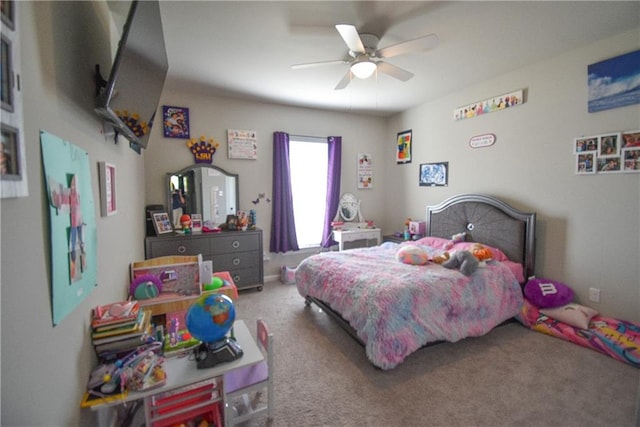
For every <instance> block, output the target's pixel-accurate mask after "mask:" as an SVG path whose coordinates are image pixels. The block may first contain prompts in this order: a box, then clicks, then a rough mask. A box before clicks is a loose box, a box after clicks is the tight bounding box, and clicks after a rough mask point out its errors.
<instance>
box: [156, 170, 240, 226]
mask: <svg viewBox="0 0 640 427" xmlns="http://www.w3.org/2000/svg"><path fill="white" fill-rule="evenodd" d="M239 187H240V183H239V179H238V174H233V173H229V172H227V171H226V170H224V169H222V168H219V167H217V166H210V165H194V166H189V167H187V168H184V169H182V170H180V171H177V172H170V173H168V174H167V182H166V191H167V206H168V210H169V212H170V214H171V213H172V212H173V207H174V194H175V193H176V191H179V192H180V193H181V194H182V195H183V201H184V204H183V208H182V209H183V213H187V214H194V213H196V214H201V215H202V221H203V223H205V225H209V226H211V227H217V226H219V225H220V224H224V223H225V222H226V219H227V215H236V213H237V211H238V201H239V200H240V196H239V190H238V189H239ZM174 225H175V219H174Z"/></svg>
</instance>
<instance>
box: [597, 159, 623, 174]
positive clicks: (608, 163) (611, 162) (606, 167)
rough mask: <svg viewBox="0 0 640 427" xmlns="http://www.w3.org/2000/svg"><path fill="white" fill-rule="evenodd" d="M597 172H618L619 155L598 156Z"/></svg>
mask: <svg viewBox="0 0 640 427" xmlns="http://www.w3.org/2000/svg"><path fill="white" fill-rule="evenodd" d="M596 165H597V168H598V173H611V172H620V156H617V157H598V158H597V159H596Z"/></svg>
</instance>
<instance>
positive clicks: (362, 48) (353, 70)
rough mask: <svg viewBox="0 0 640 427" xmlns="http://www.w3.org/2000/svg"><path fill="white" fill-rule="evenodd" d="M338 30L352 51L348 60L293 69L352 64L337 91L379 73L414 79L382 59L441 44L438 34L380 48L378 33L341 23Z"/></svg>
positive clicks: (397, 77)
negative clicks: (356, 78)
mask: <svg viewBox="0 0 640 427" xmlns="http://www.w3.org/2000/svg"><path fill="white" fill-rule="evenodd" d="M336 29H337V30H338V33H340V36H341V37H342V39H343V40H344V42H345V43H346V45H347V47H348V48H349V57H348V58H345V59H337V60H333V61H320V62H310V63H306V64H295V65H292V66H291V68H293V69H294V70H298V69H301V68H309V67H316V66H322V65H333V64H350V67H349V70H348V71H347V73H346V74H345V75H344V77H343V78H342V79H341V80H340V82H338V85H337V86H336V87H335V89H336V90H340V89H344V88H345V87H347V86H348V85H349V83H350V82H351V80H352V79H353V77H354V76H355V77H358V78H361V79H366V78H369V77H370V76H371V75H372V74H373V73H374V72H375V71H376V70H377V71H379V72H381V73H385V74H388V75H389V76H391V77H394V78H396V79H398V80H402V81H403V82H406V81H407V80H409V79H410V78H412V77H413V73H411V72H409V71H407V70H404V69H402V68H400V67H396V66H395V65H393V64H390V63H388V62H385V61H382V60H383V59H387V58H391V57H394V56H398V55H403V54H405V53H411V52H420V51H423V50H427V49H431V48H434V47H436V46H437V45H438V42H439V39H438V36H437V35H436V34H428V35H425V36H422V37H418V38H416V39H413V40H407V41H404V42H401V43H398V44H394V45H391V46H387V47H385V48H382V49H378V42H379V38H378V36H376V35H375V34H368V33H362V34H359V33H358V30H357V29H356V27H355V26H353V25H349V24H338V25H336Z"/></svg>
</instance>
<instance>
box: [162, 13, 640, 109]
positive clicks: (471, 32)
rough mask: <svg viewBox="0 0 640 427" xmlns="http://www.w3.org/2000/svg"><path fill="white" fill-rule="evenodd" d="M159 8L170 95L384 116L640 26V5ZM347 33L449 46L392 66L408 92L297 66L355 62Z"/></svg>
mask: <svg viewBox="0 0 640 427" xmlns="http://www.w3.org/2000/svg"><path fill="white" fill-rule="evenodd" d="M160 8H161V13H162V19H163V26H164V33H165V43H166V47H167V55H168V58H169V74H168V78H167V83H166V86H167V88H172V89H186V90H196V91H198V92H201V93H210V94H213V95H224V96H232V97H241V98H248V99H255V100H258V101H264V102H272V103H273V102H275V103H284V104H288V105H299V106H305V107H314V108H326V109H332V110H340V111H351V112H362V113H367V114H376V115H380V116H385V115H389V114H393V113H396V112H399V111H403V110H405V109H407V108H410V107H412V106H415V105H419V104H421V103H424V102H427V101H429V100H432V99H435V98H438V97H440V96H442V95H444V94H447V93H450V92H452V91H455V90H460V89H462V88H465V87H467V86H469V85H473V84H475V83H478V82H481V81H484V80H487V79H490V78H492V77H495V76H499V75H501V74H504V73H507V72H509V71H512V70H515V69H518V68H521V67H524V66H527V65H529V64H531V63H535V62H537V61H540V60H542V59H545V58H548V57H552V56H555V55H559V54H561V53H563V52H566V51H568V50H571V49H575V48H577V47H580V46H584V45H587V44H589V43H592V42H594V41H597V40H599V39H602V38H606V37H609V36H611V35H614V34H618V33H621V32H624V31H627V30H630V29H633V28H638V27H640V2H638V1H623V2H614V1H599V2H595V1H591V2H568V1H554V2H544V1H527V2H517V1H513V2H484V1H469V2H461V1H448V2H435V1H427V2H417V1H411V2H401V1H337V2H329V1H290V2H274V1H257V2H255V1H233V2H231V1H193V2H191V1H161V5H160ZM338 23H343V24H353V25H355V26H357V27H358V29H359V30H360V32H370V33H375V34H377V35H379V36H380V43H379V47H385V46H388V45H392V44H395V43H399V42H401V41H404V40H408V39H413V38H416V37H419V36H422V35H426V34H430V33H436V34H437V35H438V36H439V38H440V44H439V45H438V47H436V48H435V49H432V50H429V51H425V52H421V53H414V54H407V55H403V56H398V57H394V58H391V59H389V60H388V62H390V63H392V64H394V65H397V66H399V67H402V68H404V69H406V70H408V71H411V72H412V73H414V74H415V77H413V78H412V79H411V80H409V81H407V82H401V81H399V80H395V79H393V78H392V77H389V76H387V75H384V74H380V75H379V76H377V77H376V76H375V75H374V77H372V78H370V79H368V80H357V79H356V80H354V81H352V83H351V84H350V85H349V86H348V87H347V88H346V89H344V90H341V91H336V90H334V87H335V86H336V84H337V83H338V82H339V81H340V79H341V78H342V77H343V75H344V74H345V73H346V72H347V68H348V66H347V65H340V64H338V65H330V66H324V67H319V68H309V69H301V70H292V69H291V65H292V64H297V63H306V62H314V61H324V60H333V59H341V58H344V57H345V56H346V54H347V48H346V45H345V44H344V42H343V40H342V38H341V37H340V35H339V34H338V32H337V31H336V29H335V27H334V26H335V24H338ZM639 45H640V40H639ZM618 53H623V52H613V53H612V55H611V56H615V55H616V54H618ZM595 59H597V60H600V59H606V58H595ZM581 78H585V81H586V69H585V76H584V77H581ZM506 89H508V90H511V89H513V88H505V90H506Z"/></svg>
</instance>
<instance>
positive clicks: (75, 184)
mask: <svg viewBox="0 0 640 427" xmlns="http://www.w3.org/2000/svg"><path fill="white" fill-rule="evenodd" d="M40 148H41V150H42V166H43V171H44V177H45V180H46V184H47V185H46V191H47V200H48V202H49V203H48V207H49V231H50V243H51V245H50V249H51V253H50V266H51V275H50V277H51V310H52V318H53V325H54V326H55V325H57V324H59V323H60V321H61V320H62V319H63V318H64V317H65V316H67V315H68V314H69V313H71V312H72V311H73V310H74V309H75V308H76V307H77V306H78V305H79V304H80V303H81V302H82V300H84V299H85V298H86V297H87V296H88V295H89V294H90V293H91V291H93V289H94V288H95V287H96V286H97V274H96V264H97V262H96V260H97V250H96V246H97V233H96V222H95V206H94V203H93V191H92V186H91V171H90V169H89V155H88V153H87V152H86V151H84V150H81V149H80V148H78V147H77V146H75V145H73V144H71V143H70V142H67V141H63V140H62V139H60V138H58V137H57V136H55V135H52V134H50V133H47V132H45V131H43V130H41V131H40Z"/></svg>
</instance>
